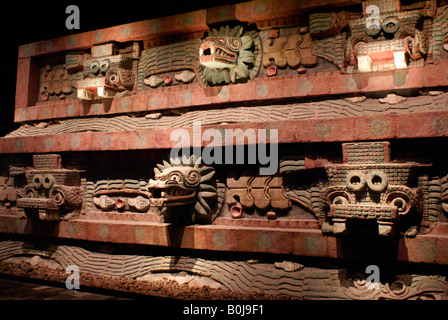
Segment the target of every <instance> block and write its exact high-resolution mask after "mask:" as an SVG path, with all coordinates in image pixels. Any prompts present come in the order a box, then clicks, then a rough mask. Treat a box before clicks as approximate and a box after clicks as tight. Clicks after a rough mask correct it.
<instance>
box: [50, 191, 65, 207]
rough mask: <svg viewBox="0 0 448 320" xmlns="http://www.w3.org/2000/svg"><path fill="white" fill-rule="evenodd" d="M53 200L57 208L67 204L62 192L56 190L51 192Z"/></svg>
mask: <svg viewBox="0 0 448 320" xmlns="http://www.w3.org/2000/svg"><path fill="white" fill-rule="evenodd" d="M51 199H52V200H53V203H54V204H55V205H57V206H61V205H63V204H64V203H65V195H64V193H63V192H62V191H61V190H58V189H55V190H53V191H52V192H51Z"/></svg>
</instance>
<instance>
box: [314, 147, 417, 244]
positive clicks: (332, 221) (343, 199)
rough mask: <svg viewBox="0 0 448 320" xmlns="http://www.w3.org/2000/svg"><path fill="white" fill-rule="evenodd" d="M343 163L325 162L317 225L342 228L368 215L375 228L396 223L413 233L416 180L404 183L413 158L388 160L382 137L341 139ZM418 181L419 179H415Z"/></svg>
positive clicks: (386, 232)
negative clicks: (355, 140) (343, 141)
mask: <svg viewBox="0 0 448 320" xmlns="http://www.w3.org/2000/svg"><path fill="white" fill-rule="evenodd" d="M343 153H344V163H343V164H334V165H329V166H327V167H326V171H327V176H328V180H329V184H330V185H329V186H328V187H327V188H325V189H324V190H323V201H324V204H325V207H324V213H325V218H324V219H325V221H324V222H323V226H322V231H323V232H329V233H333V234H343V233H347V232H348V231H350V228H349V225H350V224H351V223H356V222H359V221H373V222H375V223H376V224H377V231H378V234H379V235H381V236H390V235H393V234H394V233H395V232H396V230H397V228H398V227H399V226H400V227H401V228H402V229H403V228H404V230H403V231H404V232H405V234H406V235H408V236H415V235H416V234H417V232H418V227H419V226H420V223H421V221H422V201H423V188H422V186H421V185H420V186H415V187H412V186H409V185H408V183H409V178H410V176H411V173H412V170H413V169H414V168H416V167H418V166H419V165H418V164H417V163H392V162H391V161H390V144H389V143H388V142H365V143H361V142H360V143H347V144H343ZM419 181H420V182H421V179H419Z"/></svg>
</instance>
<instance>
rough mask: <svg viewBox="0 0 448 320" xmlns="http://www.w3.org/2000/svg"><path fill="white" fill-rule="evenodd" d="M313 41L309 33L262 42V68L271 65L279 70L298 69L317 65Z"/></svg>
mask: <svg viewBox="0 0 448 320" xmlns="http://www.w3.org/2000/svg"><path fill="white" fill-rule="evenodd" d="M313 50H314V49H313V41H312V39H311V36H310V34H309V33H306V34H303V35H301V34H293V35H290V36H289V37H279V38H275V39H272V40H271V41H264V42H263V66H264V67H265V68H268V67H269V66H270V65H271V64H272V63H273V64H274V65H275V66H277V67H279V68H286V67H289V68H292V69H295V68H298V67H299V66H300V65H302V66H305V67H313V66H315V65H317V56H316V55H315V54H314V53H313Z"/></svg>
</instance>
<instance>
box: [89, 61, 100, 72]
mask: <svg viewBox="0 0 448 320" xmlns="http://www.w3.org/2000/svg"><path fill="white" fill-rule="evenodd" d="M99 71H100V63H99V61H97V60H95V61H92V62H91V63H90V72H91V73H93V74H97V73H98V72H99Z"/></svg>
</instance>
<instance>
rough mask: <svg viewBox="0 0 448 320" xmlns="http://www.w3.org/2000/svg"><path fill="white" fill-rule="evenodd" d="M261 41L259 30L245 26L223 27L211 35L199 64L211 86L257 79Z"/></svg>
mask: <svg viewBox="0 0 448 320" xmlns="http://www.w3.org/2000/svg"><path fill="white" fill-rule="evenodd" d="M260 60H261V40H260V38H259V37H258V34H257V33H256V32H255V31H244V28H243V27H242V26H236V27H234V28H230V27H229V26H225V27H221V28H220V29H219V30H216V29H213V30H211V31H210V32H209V33H208V36H206V37H205V38H204V40H203V41H202V43H201V45H200V46H199V62H200V64H201V65H202V66H203V67H204V71H203V74H204V76H205V80H206V81H207V82H208V83H209V84H212V85H214V84H220V83H225V84H229V83H235V82H237V81H238V80H240V81H243V82H245V81H249V80H251V79H253V78H254V77H255V76H256V75H257V73H258V70H259V67H260Z"/></svg>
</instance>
